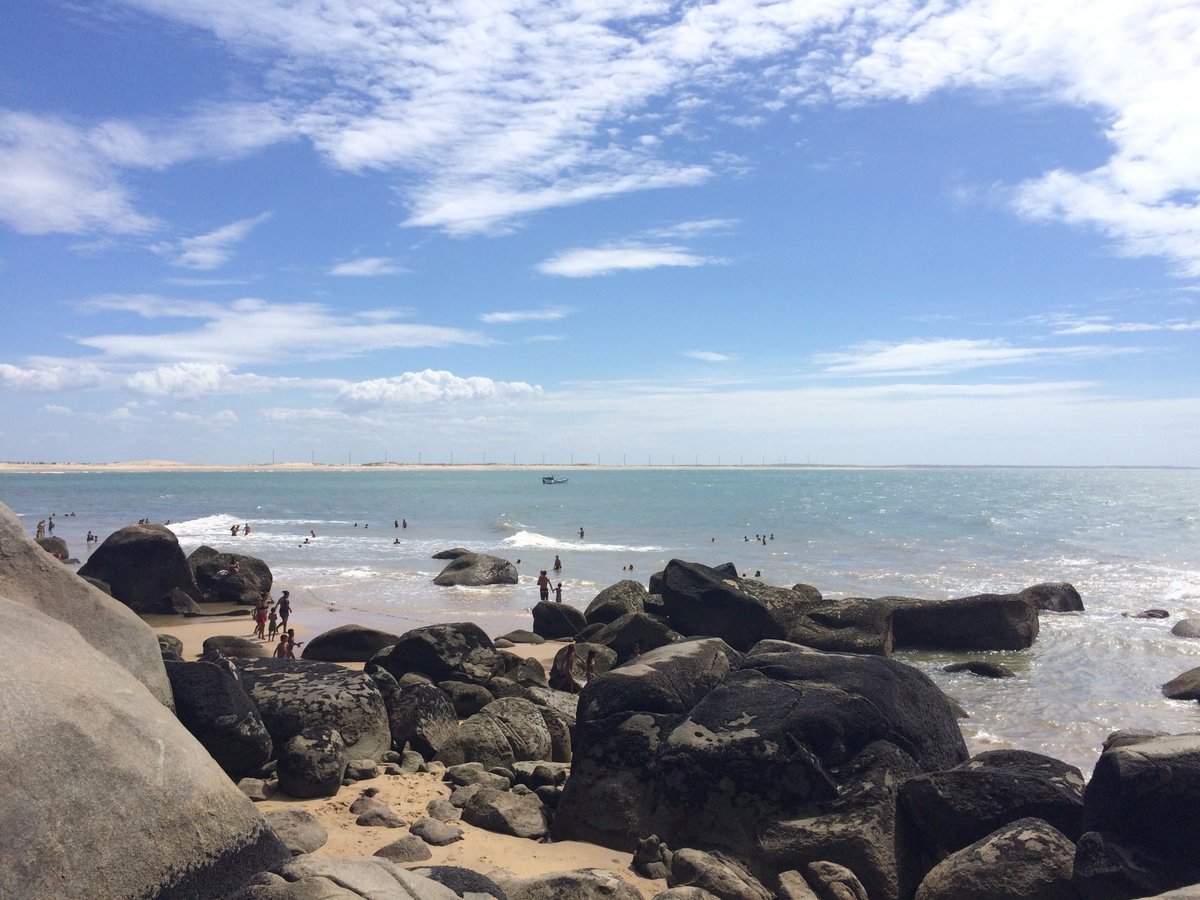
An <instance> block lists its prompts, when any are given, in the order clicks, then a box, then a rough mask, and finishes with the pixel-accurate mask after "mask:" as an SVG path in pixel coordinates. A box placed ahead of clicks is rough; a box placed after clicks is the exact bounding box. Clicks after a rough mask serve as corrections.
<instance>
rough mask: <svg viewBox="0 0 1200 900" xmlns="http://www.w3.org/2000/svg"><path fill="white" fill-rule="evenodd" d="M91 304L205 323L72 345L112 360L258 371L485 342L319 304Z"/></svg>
mask: <svg viewBox="0 0 1200 900" xmlns="http://www.w3.org/2000/svg"><path fill="white" fill-rule="evenodd" d="M97 304H103V305H107V306H108V307H109V308H115V307H122V308H125V309H128V310H130V311H134V312H138V313H140V314H141V315H143V316H146V317H148V318H153V317H158V316H164V315H189V316H191V317H194V318H200V319H204V320H205V322H204V324H203V325H202V326H200V327H199V328H193V329H189V330H184V331H166V332H160V333H156V334H145V333H136V334H135V333H125V334H103V335H95V336H91V337H82V338H78V339H77V340H78V343H80V344H82V345H83V346H86V347H92V348H94V349H96V350H100V351H101V352H103V353H105V354H107V355H108V356H110V357H117V358H130V359H147V360H163V361H166V362H170V363H175V362H193V363H195V362H198V363H218V364H224V365H228V366H240V365H246V364H250V365H257V364H260V363H262V361H264V360H271V359H286V360H288V361H289V362H295V361H297V360H312V359H344V358H347V357H353V356H359V355H362V354H364V353H370V352H374V351H378V350H389V349H397V348H415V347H449V346H453V345H459V344H475V345H484V344H487V343H488V339H487V338H485V337H484V336H483V335H481V334H478V333H476V332H472V331H465V330H463V329H460V328H448V327H443V326H438V325H421V324H411V323H401V322H395V321H390V319H392V318H394V313H392V312H391V311H386V310H384V311H378V310H376V311H367V312H361V313H355V314H350V315H347V314H344V313H337V312H335V311H333V310H331V309H330V308H328V307H326V306H323V305H321V304H318V303H291V304H281V303H268V302H267V301H265V300H259V299H255V298H247V299H243V300H237V301H234V302H233V303H230V304H227V305H226V304H217V303H212V302H204V303H188V302H186V301H175V300H169V299H163V298H153V297H148V296H146V295H138V296H135V297H131V298H121V297H108V298H105V299H103V300H100V301H97Z"/></svg>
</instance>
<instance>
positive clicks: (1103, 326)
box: [1049, 316, 1200, 335]
mask: <svg viewBox="0 0 1200 900" xmlns="http://www.w3.org/2000/svg"><path fill="white" fill-rule="evenodd" d="M1049 321H1050V323H1051V327H1052V328H1053V330H1054V333H1055V334H1059V335H1066V334H1138V333H1142V332H1154V331H1173V332H1180V331H1200V321H1196V320H1193V321H1184V320H1174V321H1169V322H1119V321H1115V320H1113V319H1112V318H1111V317H1109V316H1056V317H1052V318H1051V319H1050V320H1049Z"/></svg>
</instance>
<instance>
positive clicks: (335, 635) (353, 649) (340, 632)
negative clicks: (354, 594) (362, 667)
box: [301, 625, 399, 662]
mask: <svg viewBox="0 0 1200 900" xmlns="http://www.w3.org/2000/svg"><path fill="white" fill-rule="evenodd" d="M397 640H399V638H398V637H396V635H394V634H390V633H389V632H386V631H379V630H378V629H375V628H367V627H366V626H364V625H339V626H338V627H337V628H334V629H331V630H330V631H326V632H323V633H322V634H318V635H317V636H316V637H315V638H312V639H310V640H309V641H308V643H307V644H306V645H305V647H304V652H303V653H301V657H302V658H304V659H316V660H321V661H323V662H366V661H367V660H369V659H370V658H371V657H373V656H374V655H375V654H376V653H378V652H379V651H380V650H382V649H383V648H384V647H390V646H392V645H393V644H395V643H396V641H397Z"/></svg>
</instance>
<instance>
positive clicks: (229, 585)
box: [187, 545, 274, 604]
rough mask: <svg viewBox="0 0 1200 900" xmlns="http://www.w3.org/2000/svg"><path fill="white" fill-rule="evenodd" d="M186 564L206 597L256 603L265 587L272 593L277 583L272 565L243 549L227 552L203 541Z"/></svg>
mask: <svg viewBox="0 0 1200 900" xmlns="http://www.w3.org/2000/svg"><path fill="white" fill-rule="evenodd" d="M235 562H236V563H237V567H238V569H237V571H236V572H235V571H233V564H234V563H235ZM187 565H188V568H189V569H190V570H191V573H192V578H193V579H194V580H195V584H196V586H197V587H198V588H199V589H200V592H201V594H202V596H203V598H204V599H206V600H215V601H220V602H222V603H243V604H254V603H257V602H258V597H259V595H260V594H261V593H262V592H263V591H266V592H268V593H270V591H271V586H272V585H273V584H274V578H273V577H272V575H271V569H270V567H269V566H268V565H267V564H266V563H265V562H263V561H262V560H261V559H259V558H258V557H255V556H247V555H245V554H244V553H225V552H222V551H220V550H216V549H214V548H212V547H209V546H207V545H201V546H199V547H197V548H196V549H195V550H193V551H192V554H191V555H190V556H189V557H188V558H187ZM222 573H224V574H222Z"/></svg>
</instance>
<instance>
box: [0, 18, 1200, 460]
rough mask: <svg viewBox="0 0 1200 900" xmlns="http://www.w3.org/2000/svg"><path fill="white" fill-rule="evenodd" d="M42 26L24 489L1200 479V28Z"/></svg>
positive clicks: (8, 196)
mask: <svg viewBox="0 0 1200 900" xmlns="http://www.w3.org/2000/svg"><path fill="white" fill-rule="evenodd" d="M7 18H9V19H10V20H11V21H10V23H9V27H7V28H6V30H5V34H4V35H3V36H0V291H2V292H3V293H2V296H3V305H4V309H5V318H6V320H8V321H7V324H8V328H6V329H5V333H4V334H3V336H0V398H2V400H3V404H4V408H5V420H6V425H5V428H4V429H3V433H2V434H0V458H9V459H26V460H27V459H52V458H53V459H76V460H94V459H117V458H144V457H147V456H156V457H170V458H178V459H185V460H188V461H194V462H225V463H239V462H248V461H256V460H261V459H263V458H268V457H270V456H272V455H275V451H276V450H277V448H279V452H278V456H279V458H284V459H286V458H290V457H294V458H296V459H308V458H310V456H312V457H317V456H325V457H327V458H330V459H333V458H342V457H344V456H345V453H346V451H347V450H348V449H350V450H353V451H354V456H355V457H356V458H358V459H370V458H371V457H372V454H373V453H374V454H375V455H377V456H379V457H380V458H382V457H383V455H384V449H383V448H385V447H390V448H391V450H390V458H392V459H397V460H404V459H405V458H407V457H411V458H412V459H413V460H414V461H415V459H416V458H417V457H418V452H421V453H423V458H424V459H425V460H427V461H428V460H429V459H436V458H439V454H440V456H446V457H448V456H449V455H451V454H452V453H454V451H455V449H457V451H458V452H457V454H456V455H455V458H457V459H459V460H468V461H469V460H471V459H475V458H481V457H484V456H486V457H488V458H492V459H500V458H505V459H506V458H509V456H510V455H511V456H515V457H517V458H523V459H526V460H528V461H533V460H536V459H540V458H542V456H543V455H544V454H547V455H549V456H550V457H552V458H557V459H559V460H565V459H566V458H568V455H570V456H571V457H574V456H575V455H576V454H578V456H579V457H580V458H588V459H591V458H599V459H601V461H609V462H612V461H615V460H616V459H617V458H618V457H622V456H623V455H624V454H625V453H626V452H627V451H628V452H629V453H632V454H634V455H635V456H636V458H639V459H640V458H641V457H642V456H644V455H648V456H651V457H652V458H653V456H654V455H657V456H658V458H659V459H660V461H661V460H665V458H666V457H667V456H672V455H674V454H675V453H679V454H681V455H682V456H683V457H686V458H693V457H695V458H697V459H701V460H702V461H707V462H715V461H716V460H717V459H718V458H721V457H723V458H724V459H725V460H726V461H729V460H732V459H734V458H740V457H746V458H751V459H758V458H762V459H769V461H776V462H777V461H780V460H781V459H783V458H790V459H791V460H792V461H797V460H801V459H805V458H807V459H812V460H813V461H818V460H819V461H822V462H850V463H904V462H912V463H1000V464H1003V463H1038V464H1076V463H1077V464H1171V465H1189V464H1196V463H1197V459H1196V457H1195V449H1194V448H1195V447H1197V446H1200V443H1198V442H1197V440H1196V439H1197V437H1200V434H1198V432H1200V419H1198V418H1197V415H1196V414H1197V412H1200V392H1198V391H1197V379H1196V375H1197V367H1196V364H1195V362H1194V360H1195V359H1196V358H1197V354H1196V347H1195V342H1196V340H1197V332H1198V331H1200V326H1198V325H1197V320H1198V319H1200V314H1198V313H1197V312H1196V310H1195V304H1196V301H1197V297H1198V294H1197V286H1198V284H1200V282H1198V279H1200V109H1198V108H1197V107H1196V104H1195V103H1194V99H1193V98H1194V97H1196V96H1198V95H1200V4H1198V3H1197V2H1196V0H1190V2H1182V0H1147V2H1143V3H1138V4H1122V3H1114V2H1107V0H1094V2H1087V0H1070V2H1068V0H1042V2H1036V3H1035V2H1028V0H1004V2H1001V0H958V2H946V3H942V2H929V3H921V2H913V0H877V2H848V0H819V2H812V0H794V2H791V0H710V2H703V0H697V2H692V3H688V4H678V3H667V2H659V0H632V2H630V0H624V2H621V3H615V2H611V0H590V2H584V0H577V2H562V3H553V4H548V3H536V4H529V3H518V2H507V0H496V2H493V3H489V4H486V5H480V4H477V3H470V2H448V3H443V4H438V5H436V6H434V7H430V6H429V5H427V4H408V3H397V2H394V0H386V2H385V0H375V2H362V0H358V2H354V3H351V2H349V0H329V2H324V3H320V4H296V3H292V2H283V0H221V2H217V0H110V2H107V3H105V4H102V5H96V6H95V7H91V8H84V7H80V6H79V5H77V4H74V3H69V2H66V0H62V2H56V0H51V2H48V3H43V4H19V5H18V6H17V7H16V8H15V9H14V10H13V11H12V13H11V14H10V16H8V17H7ZM164 425H166V427H163V426H164ZM282 448H290V449H282ZM399 448H403V449H399ZM292 451H294V452H292ZM289 454H290V455H289ZM606 456H607V460H606V459H605V457H606Z"/></svg>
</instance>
